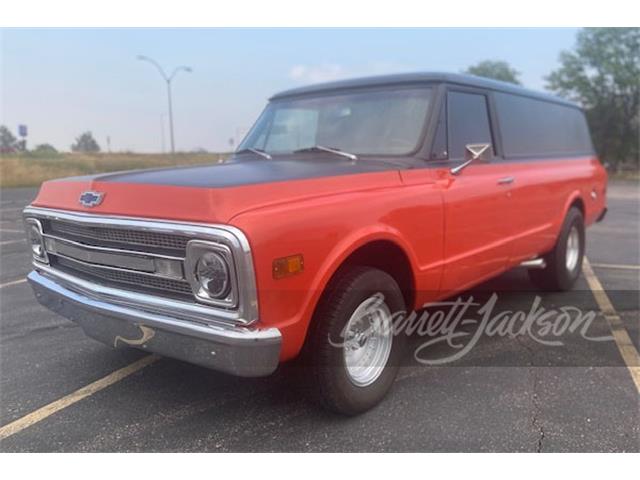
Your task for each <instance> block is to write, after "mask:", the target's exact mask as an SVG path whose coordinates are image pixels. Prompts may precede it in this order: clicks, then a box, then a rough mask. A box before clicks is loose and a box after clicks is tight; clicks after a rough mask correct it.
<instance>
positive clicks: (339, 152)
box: [293, 145, 358, 162]
mask: <svg viewBox="0 0 640 480" xmlns="http://www.w3.org/2000/svg"><path fill="white" fill-rule="evenodd" d="M317 151H321V152H329V153H333V154H335V155H340V156H341V157H347V158H348V159H350V160H353V161H354V162H355V161H356V160H358V157H357V156H356V155H354V154H353V153H349V152H343V151H342V150H339V149H337V148H329V147H323V146H322V145H314V146H313V147H306V148H300V149H298V150H294V151H293V153H304V152H317Z"/></svg>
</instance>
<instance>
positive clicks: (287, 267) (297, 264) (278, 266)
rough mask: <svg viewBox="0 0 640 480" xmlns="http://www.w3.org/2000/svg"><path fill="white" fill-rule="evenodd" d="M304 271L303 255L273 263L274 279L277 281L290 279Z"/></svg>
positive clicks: (278, 259)
mask: <svg viewBox="0 0 640 480" xmlns="http://www.w3.org/2000/svg"><path fill="white" fill-rule="evenodd" d="M303 270H304V259H303V258H302V255H291V256H289V257H283V258H276V259H275V260H274V261H273V278H275V279H276V280H278V279H280V278H284V277H289V276H291V275H295V274H296V273H300V272H302V271H303Z"/></svg>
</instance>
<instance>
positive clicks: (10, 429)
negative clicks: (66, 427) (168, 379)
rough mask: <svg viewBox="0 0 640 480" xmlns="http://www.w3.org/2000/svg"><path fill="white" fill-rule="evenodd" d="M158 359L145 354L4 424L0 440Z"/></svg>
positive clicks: (0, 430) (0, 431)
mask: <svg viewBox="0 0 640 480" xmlns="http://www.w3.org/2000/svg"><path fill="white" fill-rule="evenodd" d="M159 359H160V357H158V356H157V355H147V356H146V357H143V358H141V359H140V360H138V361H136V362H133V363H132V364H130V365H127V366H126V367H124V368H121V369H120V370H116V371H115V372H113V373H110V374H109V375H107V376H106V377H102V378H101V379H100V380H96V381H95V382H93V383H90V384H89V385H87V386H86V387H82V388H80V389H79V390H76V391H75V392H72V393H70V394H69V395H65V396H64V397H62V398H61V399H59V400H56V401H55V402H52V403H50V404H48V405H45V406H44V407H42V408H39V409H38V410H36V411H34V412H31V413H29V414H27V415H25V416H24V417H22V418H19V419H18V420H15V421H13V422H11V423H9V424H7V425H5V426H4V427H0V440H4V439H5V438H7V437H10V436H11V435H14V434H16V433H18V432H21V431H22V430H24V429H25V428H28V427H30V426H31V425H33V424H35V423H38V422H40V421H42V420H44V419H45V418H47V417H49V416H50V415H53V414H54V413H56V412H59V411H60V410H62V409H64V408H67V407H68V406H70V405H73V404H74V403H76V402H79V401H80V400H82V399H84V398H87V397H88V396H90V395H93V394H94V393H96V392H99V391H100V390H102V389H104V388H107V387H108V386H110V385H113V384H114V383H116V382H119V381H120V380H122V379H123V378H126V377H128V376H129V375H131V374H133V373H135V372H137V371H138V370H141V369H143V368H144V367H146V366H148V365H151V364H152V363H154V362H156V361H157V360H159Z"/></svg>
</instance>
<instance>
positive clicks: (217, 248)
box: [184, 240, 238, 309]
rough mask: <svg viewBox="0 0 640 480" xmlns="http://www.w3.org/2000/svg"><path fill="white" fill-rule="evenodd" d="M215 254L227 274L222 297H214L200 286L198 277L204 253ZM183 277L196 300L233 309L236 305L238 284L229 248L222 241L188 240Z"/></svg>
mask: <svg viewBox="0 0 640 480" xmlns="http://www.w3.org/2000/svg"><path fill="white" fill-rule="evenodd" d="M209 253H213V254H215V255H217V256H218V257H219V258H220V259H221V260H222V261H223V262H224V264H225V266H226V271H227V275H228V292H227V293H226V295H224V296H222V297H215V296H213V295H211V294H210V292H209V291H207V289H205V288H203V287H202V284H201V282H200V280H199V278H198V272H197V269H198V265H199V262H200V260H201V258H202V257H203V256H204V255H205V254H209ZM184 271H185V277H186V279H187V281H188V282H189V285H191V291H192V292H193V295H194V297H195V299H196V300H197V301H198V302H201V303H205V304H207V305H212V306H216V307H222V308H227V309H234V308H237V307H238V284H237V275H236V269H235V262H234V258H233V253H232V251H231V249H230V248H229V247H228V246H227V245H225V244H222V243H217V242H210V241H205V240H190V241H189V242H188V243H187V250H186V257H185V260H184Z"/></svg>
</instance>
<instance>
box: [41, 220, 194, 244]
mask: <svg viewBox="0 0 640 480" xmlns="http://www.w3.org/2000/svg"><path fill="white" fill-rule="evenodd" d="M48 227H49V230H50V232H51V233H53V234H56V235H60V236H70V237H73V238H75V239H85V241H86V239H89V240H90V242H89V243H90V244H93V245H104V243H105V242H107V243H110V244H120V245H123V246H126V247H127V248H131V247H132V246H134V245H137V246H143V247H154V248H159V249H170V250H178V251H181V252H184V251H185V249H186V248H187V242H188V241H189V240H190V238H189V237H186V236H181V235H170V234H167V233H157V232H150V231H142V230H130V229H125V228H108V227H96V226H89V225H78V224H73V223H67V222H61V221H59V220H51V221H49V225H48ZM96 242H97V243H96Z"/></svg>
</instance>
